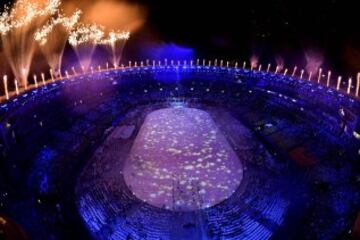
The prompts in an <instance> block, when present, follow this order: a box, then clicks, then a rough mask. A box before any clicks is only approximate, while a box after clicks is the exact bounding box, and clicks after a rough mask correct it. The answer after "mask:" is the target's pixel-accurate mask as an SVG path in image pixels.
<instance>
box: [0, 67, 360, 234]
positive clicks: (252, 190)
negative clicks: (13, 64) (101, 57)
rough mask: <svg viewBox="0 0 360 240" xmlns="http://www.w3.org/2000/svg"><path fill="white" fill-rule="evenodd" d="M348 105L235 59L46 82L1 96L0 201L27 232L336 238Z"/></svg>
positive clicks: (349, 197)
mask: <svg viewBox="0 0 360 240" xmlns="http://www.w3.org/2000/svg"><path fill="white" fill-rule="evenodd" d="M359 115H360V104H359V102H358V100H355V99H353V98H351V97H348V96H346V95H344V94H341V93H338V92H336V91H334V90H331V89H328V88H324V87H322V86H320V85H317V84H314V83H311V82H308V81H303V80H299V79H293V78H291V77H285V76H282V75H274V74H271V73H263V72H255V71H247V70H242V69H235V68H220V67H203V66H193V67H190V66H176V67H175V66H168V67H165V66H162V67H159V66H156V67H137V68H127V69H122V70H112V71H108V72H101V73H94V74H90V75H82V76H78V77H73V78H71V79H69V80H64V81H58V82H56V83H52V84H49V85H47V86H45V87H42V88H39V89H35V90H32V91H29V92H27V93H26V94H23V95H20V96H19V97H17V98H14V99H12V100H10V101H9V102H7V103H6V104H3V105H1V106H0V116H1V118H0V120H1V125H0V126H1V128H0V131H1V132H0V133H1V143H0V144H1V145H0V150H1V156H2V161H1V165H0V170H1V174H0V212H2V213H4V215H5V216H7V217H9V218H10V219H12V220H13V221H14V222H16V223H18V224H19V225H20V226H21V227H22V228H23V229H24V231H25V232H26V233H27V234H28V235H29V236H31V237H32V238H36V239H86V238H89V239H92V238H93V239H163V240H164V239H335V238H337V239H347V238H350V237H351V235H352V233H353V232H352V230H353V228H354V224H355V221H356V218H357V216H358V213H359V210H360V167H359V160H358V159H359V149H360V142H359V140H357V139H356V137H354V132H359V129H358V128H359V119H358V118H359ZM196 119H197V120H196ZM163 135H164V139H163V140H161V139H162V136H163ZM166 140H168V141H166ZM161 148H163V149H161ZM157 149H158V150H157ZM203 149H205V150H204V152H203V153H201V150H203ZM194 153H195V155H193V154H194ZM197 154H198V155H197ZM217 154H220V160H219V161H218V162H217V159H218V158H216V157H214V155H217ZM204 158H205V159H204ZM199 159H200V160H199ZM194 161H200V162H196V164H195V163H194ZM172 163H173V164H172ZM197 166H198V167H197ZM196 171H198V172H196ZM151 173H153V174H151Z"/></svg>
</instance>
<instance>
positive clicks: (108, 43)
mask: <svg viewBox="0 0 360 240" xmlns="http://www.w3.org/2000/svg"><path fill="white" fill-rule="evenodd" d="M129 38H130V32H126V31H110V32H109V34H108V37H107V38H104V39H102V40H101V41H100V44H101V45H104V46H105V47H106V49H108V50H110V53H111V57H112V64H113V66H114V67H115V68H117V67H118V66H119V64H120V60H121V57H122V52H123V49H124V47H125V43H126V41H127V40H128V39H129Z"/></svg>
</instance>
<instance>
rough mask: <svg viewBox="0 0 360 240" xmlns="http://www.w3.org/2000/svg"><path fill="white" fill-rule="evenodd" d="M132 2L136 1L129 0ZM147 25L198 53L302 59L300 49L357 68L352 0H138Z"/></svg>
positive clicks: (343, 68)
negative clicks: (142, 8)
mask: <svg viewBox="0 0 360 240" xmlns="http://www.w3.org/2000/svg"><path fill="white" fill-rule="evenodd" d="M134 2H138V1H134ZM140 2H141V3H143V4H144V5H146V6H147V7H148V10H149V16H148V23H147V25H148V26H151V28H152V29H153V30H154V31H156V32H157V33H158V35H159V36H161V38H162V40H163V41H165V42H175V43H177V44H180V45H185V46H189V47H192V48H194V49H196V52H197V53H198V54H199V55H202V56H224V57H228V58H230V59H233V58H238V59H244V58H247V59H249V58H250V56H251V55H253V54H255V55H257V56H259V58H260V61H261V62H267V61H271V59H273V58H274V57H275V56H277V55H279V56H281V57H282V58H284V60H285V62H286V63H287V64H288V65H290V66H293V65H294V64H299V65H306V59H305V57H304V55H305V52H310V53H315V55H321V56H323V58H324V61H323V67H324V68H331V69H333V68H335V70H337V71H338V72H347V73H353V72H356V71H358V70H360V48H359V47H360V41H359V40H360V38H359V36H360V34H359V33H360V27H359V23H360V17H359V16H360V15H359V13H360V10H359V8H358V7H357V5H358V4H357V3H356V2H357V1H344V0H343V1H342V0H312V1H295V0H293V1H284V0H269V1H254V0H253V1H240V0H238V1H226V0H222V1H202V0H182V1H175V0H168V1H164V0H154V1H150V0H140Z"/></svg>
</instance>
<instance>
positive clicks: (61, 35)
mask: <svg viewBox="0 0 360 240" xmlns="http://www.w3.org/2000/svg"><path fill="white" fill-rule="evenodd" d="M80 15H81V11H80V10H77V11H75V12H74V13H73V15H72V16H70V17H66V16H64V15H63V14H60V13H59V14H58V16H56V17H53V18H51V19H50V20H49V21H48V22H47V24H45V25H44V26H43V27H42V28H40V29H38V30H37V31H36V33H35V36H34V38H35V40H36V41H37V42H38V43H39V46H40V49H41V51H42V52H43V54H44V55H45V57H46V60H47V62H48V64H49V66H50V67H51V68H52V69H53V72H54V75H55V76H60V75H61V72H60V71H61V65H62V57H63V54H64V49H65V45H66V41H67V40H68V36H69V34H70V32H71V31H72V30H73V28H74V27H75V26H76V24H77V23H78V21H79V19H80Z"/></svg>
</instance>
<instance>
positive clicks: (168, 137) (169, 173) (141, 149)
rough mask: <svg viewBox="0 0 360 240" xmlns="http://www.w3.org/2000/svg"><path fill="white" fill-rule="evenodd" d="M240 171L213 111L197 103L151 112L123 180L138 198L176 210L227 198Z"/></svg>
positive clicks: (126, 165)
mask: <svg viewBox="0 0 360 240" xmlns="http://www.w3.org/2000/svg"><path fill="white" fill-rule="evenodd" d="M242 176H243V169H242V165H241V162H240V161H239V159H238V157H237V155H236V153H235V152H234V150H233V149H232V148H231V146H230V145H229V143H228V142H227V140H226V138H225V136H224V135H223V134H222V133H221V132H220V131H219V129H218V128H217V126H216V125H215V122H214V121H213V120H212V118H211V116H210V115H209V114H208V113H207V112H205V111H202V110H198V109H194V108H166V109H161V110H157V111H154V112H152V113H150V114H149V115H148V116H147V117H146V119H145V122H144V124H143V125H142V127H141V129H140V132H139V134H138V135H137V137H136V140H135V142H134V145H133V147H132V149H131V152H130V155H129V157H128V159H127V162H126V164H125V169H124V177H125V181H126V183H127V185H128V187H129V188H130V189H131V190H132V192H133V193H134V194H135V195H136V196H137V197H138V198H140V199H142V200H144V201H146V202H148V203H149V204H152V205H154V206H157V207H161V208H166V209H170V210H174V211H191V210H196V209H199V208H205V207H211V206H213V205H215V204H217V203H219V202H221V201H223V200H224V199H226V198H228V197H229V196H231V194H233V193H234V192H235V190H236V189H237V187H238V186H239V184H240V182H241V179H242Z"/></svg>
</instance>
